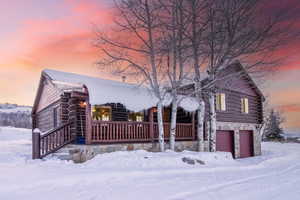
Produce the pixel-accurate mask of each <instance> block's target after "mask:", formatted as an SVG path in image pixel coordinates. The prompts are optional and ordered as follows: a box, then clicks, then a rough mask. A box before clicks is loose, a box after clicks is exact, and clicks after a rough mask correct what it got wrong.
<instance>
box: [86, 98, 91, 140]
mask: <svg viewBox="0 0 300 200" xmlns="http://www.w3.org/2000/svg"><path fill="white" fill-rule="evenodd" d="M85 117H86V121H85V124H86V128H85V143H86V144H92V116H91V104H90V103H89V102H88V103H87V105H86V108H85Z"/></svg>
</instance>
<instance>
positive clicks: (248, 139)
mask: <svg viewBox="0 0 300 200" xmlns="http://www.w3.org/2000/svg"><path fill="white" fill-rule="evenodd" d="M253 155H254V153H253V132H252V131H240V157H241V158H246V157H251V156H253Z"/></svg>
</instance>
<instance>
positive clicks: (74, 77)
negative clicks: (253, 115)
mask: <svg viewBox="0 0 300 200" xmlns="http://www.w3.org/2000/svg"><path fill="white" fill-rule="evenodd" d="M43 73H44V74H46V75H47V76H48V77H49V78H50V79H51V80H52V81H53V82H55V81H56V82H57V81H58V82H64V83H68V84H69V87H72V86H74V88H77V89H78V85H81V86H82V87H84V86H85V87H86V88H87V89H88V92H89V100H90V103H91V104H92V105H97V104H98V105H99V104H105V103H121V104H123V105H125V106H126V108H127V109H128V110H132V111H141V110H145V109H148V108H151V107H155V106H156V105H157V102H158V99H157V97H155V95H154V94H153V93H152V92H151V91H150V90H149V89H147V88H145V87H143V86H139V85H135V84H130V83H124V82H118V81H113V80H106V79H101V78H96V77H90V76H84V75H79V74H74V73H67V72H61V71H56V70H50V69H46V70H44V71H43ZM169 103H170V99H167V100H166V101H165V105H168V104H169ZM180 106H181V107H182V108H183V109H185V110H187V111H194V110H196V109H197V106H198V104H197V103H196V101H195V100H194V99H191V98H185V99H184V100H183V101H182V103H181V105H180Z"/></svg>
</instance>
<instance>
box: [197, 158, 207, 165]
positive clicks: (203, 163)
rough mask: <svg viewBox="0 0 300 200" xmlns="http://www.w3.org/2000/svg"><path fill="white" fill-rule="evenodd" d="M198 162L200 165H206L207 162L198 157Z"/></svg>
mask: <svg viewBox="0 0 300 200" xmlns="http://www.w3.org/2000/svg"><path fill="white" fill-rule="evenodd" d="M196 162H197V163H199V164H200V165H205V162H204V161H202V160H198V159H196Z"/></svg>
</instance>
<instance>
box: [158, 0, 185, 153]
mask: <svg viewBox="0 0 300 200" xmlns="http://www.w3.org/2000/svg"><path fill="white" fill-rule="evenodd" d="M160 3H161V6H162V7H163V8H164V10H165V12H164V13H163V14H162V15H161V17H160V19H161V22H162V23H161V25H162V26H161V28H162V33H163V37H162V38H161V52H162V56H163V57H164V58H165V62H164V63H166V64H165V65H166V73H167V80H168V82H169V84H168V85H169V87H168V88H167V89H168V91H169V93H170V95H171V97H172V104H171V106H172V112H171V126H170V149H171V150H175V136H176V121H177V109H178V105H179V103H180V102H181V100H182V99H183V98H184V97H183V96H180V95H178V90H180V88H181V87H182V86H183V84H184V81H185V80H186V79H187V78H188V76H189V75H190V73H189V65H188V63H187V56H188V54H187V53H186V52H185V50H186V49H187V46H186V38H185V35H184V30H186V28H187V25H188V18H187V17H186V16H185V13H184V9H185V7H184V3H185V2H184V1H182V0H161V1H160Z"/></svg>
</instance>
